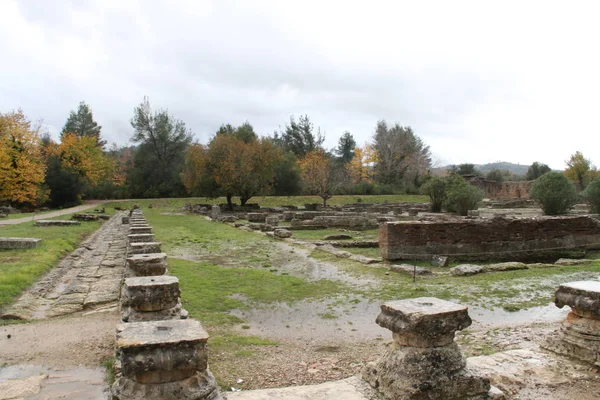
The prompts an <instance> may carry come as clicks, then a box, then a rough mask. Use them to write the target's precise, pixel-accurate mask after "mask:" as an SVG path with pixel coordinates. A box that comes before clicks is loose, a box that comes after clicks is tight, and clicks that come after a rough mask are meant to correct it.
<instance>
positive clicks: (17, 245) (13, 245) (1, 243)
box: [0, 237, 42, 249]
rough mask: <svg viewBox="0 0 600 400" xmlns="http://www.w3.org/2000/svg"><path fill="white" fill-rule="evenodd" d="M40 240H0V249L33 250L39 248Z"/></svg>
mask: <svg viewBox="0 0 600 400" xmlns="http://www.w3.org/2000/svg"><path fill="white" fill-rule="evenodd" d="M41 242H42V239H37V238H14V237H5V238H0V249H34V248H36V247H40V243H41Z"/></svg>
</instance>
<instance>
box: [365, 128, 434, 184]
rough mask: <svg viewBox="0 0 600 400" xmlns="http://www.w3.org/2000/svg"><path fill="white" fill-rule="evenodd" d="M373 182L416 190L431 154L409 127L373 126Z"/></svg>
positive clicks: (427, 167)
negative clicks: (374, 180) (415, 187)
mask: <svg viewBox="0 0 600 400" xmlns="http://www.w3.org/2000/svg"><path fill="white" fill-rule="evenodd" d="M373 150H374V151H375V154H376V156H375V179H376V181H377V182H378V183H383V184H387V185H393V186H396V187H403V188H404V189H410V188H412V187H414V186H419V185H420V183H421V181H422V180H423V179H424V178H425V176H426V175H427V173H428V172H429V169H430V168H431V152H430V151H429V146H426V145H425V144H424V143H423V141H422V140H421V138H419V137H418V136H417V135H415V133H414V132H413V130H412V128H411V127H410V126H407V127H403V126H401V125H399V124H394V125H393V126H391V127H390V126H388V124H387V122H385V121H384V120H382V121H379V122H377V127H376V128H375V135H374V136H373Z"/></svg>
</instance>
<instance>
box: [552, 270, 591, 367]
mask: <svg viewBox="0 0 600 400" xmlns="http://www.w3.org/2000/svg"><path fill="white" fill-rule="evenodd" d="M554 303H555V304H556V306H557V307H558V308H562V307H564V306H569V307H571V312H570V313H569V314H568V315H567V318H566V319H565V320H564V321H563V323H562V325H561V328H560V330H559V331H558V332H557V333H555V334H554V335H552V336H550V337H549V338H548V339H547V340H546V342H545V343H544V344H543V345H542V346H543V347H544V348H546V349H548V350H551V351H554V352H556V353H559V354H562V355H565V356H568V357H573V358H576V359H578V360H580V361H583V362H585V363H589V364H593V365H595V366H597V367H600V281H579V282H569V283H564V284H562V285H560V286H559V287H558V289H557V290H556V293H555V300H554Z"/></svg>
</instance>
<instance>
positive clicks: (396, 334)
mask: <svg viewBox="0 0 600 400" xmlns="http://www.w3.org/2000/svg"><path fill="white" fill-rule="evenodd" d="M376 322H377V324H378V325H380V326H382V327H384V328H387V329H389V330H391V331H392V333H393V335H392V337H393V342H392V344H391V346H390V348H389V349H388V350H387V351H386V353H385V354H384V355H383V356H382V357H381V359H380V360H379V361H377V362H376V363H371V364H369V365H368V366H367V368H366V370H365V372H364V374H363V378H364V379H365V380H366V381H367V382H368V383H369V384H370V385H371V386H372V387H373V388H375V389H377V390H378V391H379V392H380V393H382V394H383V396H384V397H385V398H386V399H394V400H408V399H411V400H438V399H439V400H463V399H472V400H475V399H487V398H489V397H490V395H489V393H490V390H491V386H490V381H489V379H488V378H486V377H483V376H481V375H479V374H478V373H477V372H476V371H475V370H473V369H472V368H469V367H468V366H467V362H466V358H465V356H464V355H463V353H462V351H461V350H460V348H459V347H458V345H457V344H456V343H455V342H454V334H455V332H456V331H460V330H462V329H464V328H466V327H468V326H470V325H471V318H470V317H469V313H468V311H467V307H465V306H461V305H458V304H455V303H451V302H449V301H445V300H439V299H436V298H433V297H420V298H416V299H407V300H399V301H392V302H389V303H386V304H384V305H382V306H381V313H380V314H379V316H378V317H377V320H376Z"/></svg>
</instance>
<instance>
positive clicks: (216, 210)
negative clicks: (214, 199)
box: [210, 204, 221, 221]
mask: <svg viewBox="0 0 600 400" xmlns="http://www.w3.org/2000/svg"><path fill="white" fill-rule="evenodd" d="M219 215H221V208H220V207H219V206H218V205H216V204H213V205H212V207H211V209H210V217H211V218H212V219H213V220H215V221H216V220H218V219H219Z"/></svg>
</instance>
